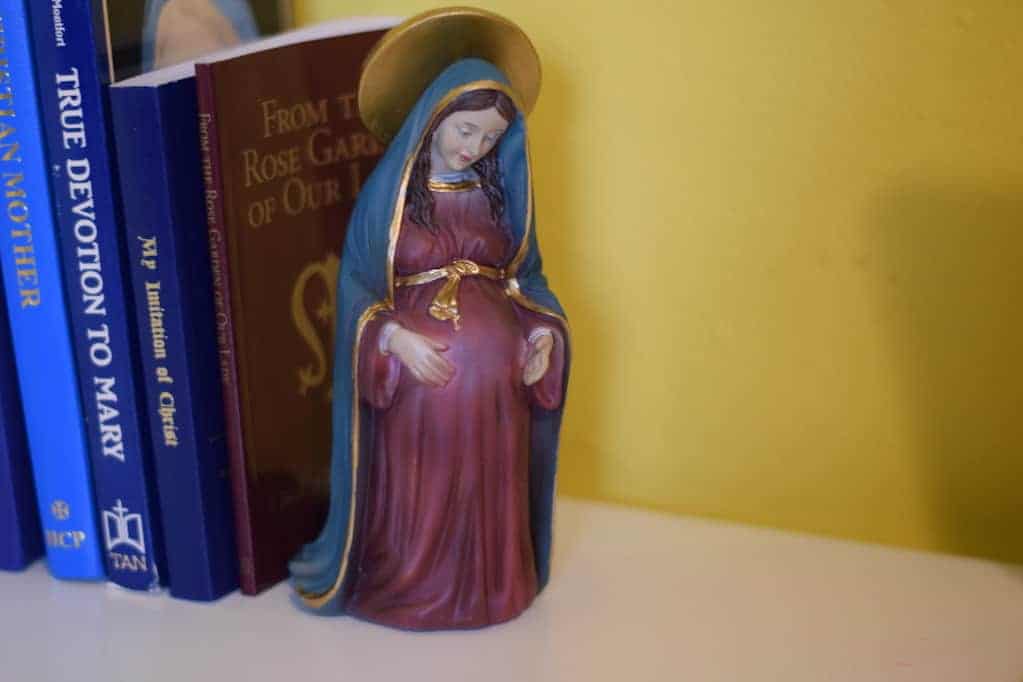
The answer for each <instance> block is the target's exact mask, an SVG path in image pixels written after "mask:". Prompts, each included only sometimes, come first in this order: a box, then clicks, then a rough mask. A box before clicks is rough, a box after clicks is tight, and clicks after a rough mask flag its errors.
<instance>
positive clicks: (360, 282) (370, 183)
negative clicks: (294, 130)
mask: <svg viewBox="0 0 1023 682" xmlns="http://www.w3.org/2000/svg"><path fill="white" fill-rule="evenodd" d="M539 81H540V68H539V61H538V59H537V55H536V52H535V50H534V49H533V47H532V45H531V44H530V42H529V40H528V38H527V37H526V36H525V34H524V33H523V32H522V31H521V30H520V29H519V28H518V27H517V26H515V25H514V24H512V23H510V22H509V21H507V20H506V19H503V18H501V17H498V16H496V15H494V14H491V13H489V12H485V11H482V10H476V9H468V8H452V9H444V10H435V11H432V12H429V13H426V14H423V15H419V16H417V17H414V18H412V19H410V20H408V21H406V22H405V23H403V24H401V25H399V26H397V27H395V28H394V29H392V31H391V32H389V33H388V34H387V35H385V36H384V38H383V39H382V40H381V42H380V43H379V44H378V46H377V48H376V49H375V51H374V52H372V53H371V54H370V56H369V57H368V58H367V60H366V63H365V65H364V67H363V73H362V80H361V82H360V88H359V107H360V114H361V116H362V118H363V120H364V121H365V122H366V124H367V127H369V129H370V130H371V131H372V132H373V133H374V134H375V135H377V136H378V137H379V138H380V139H382V140H383V141H385V142H387V141H389V147H388V149H387V152H386V153H385V155H384V157H383V158H382V160H381V161H380V163H379V164H378V166H377V167H376V169H375V170H374V172H373V173H372V175H371V176H370V177H369V178H368V180H367V182H366V184H365V186H364V188H363V189H362V191H361V193H360V194H359V197H358V200H357V204H356V207H355V209H354V211H353V213H352V218H351V221H350V223H349V227H348V232H347V236H346V239H345V245H344V250H343V254H342V262H341V274H340V277H339V282H338V296H337V301H338V315H337V332H336V339H337V341H336V343H337V346H336V349H335V365H334V372H335V374H334V404H333V452H332V464H331V481H330V483H331V505H330V512H329V514H328V517H327V521H326V523H325V525H324V528H323V530H322V532H321V533H320V535H319V537H318V538H317V539H316V540H315V541H314V542H312V543H310V544H309V545H307V546H306V547H304V548H303V550H302V551H301V552H300V553H299V554H298V555H297V556H296V557H295V558H294V559H293V560H292V562H291V573H292V582H293V584H294V586H295V588H296V590H297V591H298V594H299V596H300V598H301V600H302V602H303V603H304V604H305V605H306V606H307V607H308V608H311V609H315V610H318V611H323V612H328V613H346V614H350V615H352V616H355V617H358V618H362V619H365V620H368V621H372V622H376V623H381V624H384V625H388V626H392V627H396V628H403V629H411V630H435V629H458V628H476V627H482V626H486V625H491V624H495V623H500V622H504V621H507V620H509V619H511V618H514V617H515V616H517V615H519V614H520V613H521V612H522V611H523V610H525V609H526V608H527V607H528V606H529V605H530V603H531V602H532V601H533V599H534V598H535V597H536V595H537V594H538V593H539V591H540V590H541V589H543V587H544V585H545V583H546V582H547V579H548V575H549V567H550V552H551V521H552V511H553V504H554V476H555V468H556V461H557V449H558V432H559V429H560V425H561V415H562V409H563V404H564V396H565V390H566V387H567V380H568V366H569V344H568V341H569V334H568V325H567V322H566V319H565V315H564V312H563V310H562V308H561V306H560V304H559V303H558V300H557V298H556V297H555V296H554V294H553V293H552V292H551V291H550V289H549V288H548V286H547V281H546V278H545V277H544V274H543V270H542V266H541V259H540V252H539V248H538V246H537V239H536V223H535V218H534V215H533V190H532V186H531V175H530V167H529V155H528V152H527V140H526V126H525V117H526V114H527V113H529V111H530V110H531V108H532V106H533V104H534V103H535V101H536V97H537V94H538V90H539Z"/></svg>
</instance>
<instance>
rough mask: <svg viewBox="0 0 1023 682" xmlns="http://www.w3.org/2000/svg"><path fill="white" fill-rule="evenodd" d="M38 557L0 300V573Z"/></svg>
mask: <svg viewBox="0 0 1023 682" xmlns="http://www.w3.org/2000/svg"><path fill="white" fill-rule="evenodd" d="M42 555H43V531H42V529H41V528H40V527H39V514H38V513H37V511H36V492H35V481H33V480H32V464H31V461H30V460H29V457H28V439H27V437H26V435H25V422H24V417H23V416H22V411H21V392H20V391H19V390H18V372H17V369H16V367H15V365H14V348H13V346H12V345H11V330H10V326H9V324H8V320H7V303H6V302H5V301H4V297H3V296H0V569H3V570H5V571H17V570H20V569H22V568H25V567H26V566H28V565H29V564H30V563H32V562H33V561H34V560H35V559H38V558H39V557H41V556H42Z"/></svg>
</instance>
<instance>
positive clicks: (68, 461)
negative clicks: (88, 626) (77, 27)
mask: <svg viewBox="0 0 1023 682" xmlns="http://www.w3.org/2000/svg"><path fill="white" fill-rule="evenodd" d="M30 33H31V30H30V26H29V15H28V3H27V1H26V0H0V104H2V106H0V178H2V181H3V185H4V194H3V202H4V211H3V226H2V228H0V268H2V270H3V290H4V295H5V297H6V300H7V309H8V314H9V315H10V323H11V324H10V327H11V337H12V346H13V348H14V361H15V365H16V367H17V374H18V387H19V391H20V394H21V402H22V407H23V410H24V416H25V426H26V435H27V438H28V446H29V452H30V456H31V459H32V470H33V471H32V473H33V477H34V480H35V484H36V499H37V504H38V507H39V517H40V521H41V524H42V530H43V539H44V542H45V545H46V556H47V562H48V565H49V569H50V573H51V574H53V575H54V576H55V577H58V578H66V579H81V580H95V579H102V578H104V577H105V571H104V566H103V554H102V551H101V546H100V540H99V535H98V530H99V524H98V523H97V518H96V517H97V514H96V509H95V505H94V498H93V493H92V485H91V483H90V479H91V477H90V473H89V451H88V446H87V444H86V434H85V415H84V412H83V409H82V403H81V396H80V394H79V391H78V383H77V377H76V374H75V359H74V350H73V347H72V339H71V328H70V322H69V319H68V311H67V306H66V301H65V295H64V288H63V286H62V283H61V269H60V260H61V258H60V251H59V244H58V239H57V225H56V220H55V217H54V214H53V209H52V205H51V195H50V185H49V182H48V179H49V175H50V173H49V169H48V168H47V160H46V158H45V155H44V153H43V132H42V112H41V110H40V106H39V99H38V96H37V95H38V93H37V91H36V82H35V64H34V61H33V55H32V50H31V49H30V44H31V35H30Z"/></svg>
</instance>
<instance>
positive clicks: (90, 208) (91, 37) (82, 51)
mask: <svg viewBox="0 0 1023 682" xmlns="http://www.w3.org/2000/svg"><path fill="white" fill-rule="evenodd" d="M28 7H29V23H30V25H31V27H32V33H33V41H32V48H33V54H34V56H35V63H36V69H37V71H36V80H37V83H38V86H39V99H40V106H41V108H42V111H43V123H44V125H43V128H44V132H45V138H46V148H47V152H48V158H49V161H50V164H51V171H52V177H51V182H52V187H53V194H54V203H55V210H56V217H57V226H58V234H59V235H60V248H61V255H62V257H63V264H64V282H65V286H66V289H67V297H68V308H69V311H70V317H71V328H72V338H73V340H74V345H75V354H76V358H77V360H78V369H79V387H80V391H81V396H82V404H83V408H84V410H85V414H86V415H87V419H86V424H87V435H88V444H89V451H90V455H91V462H92V472H93V481H94V485H95V491H96V504H97V509H98V513H99V518H100V528H101V530H102V537H103V543H104V550H105V554H104V557H105V560H106V565H107V574H108V577H109V579H110V580H111V581H113V582H115V583H117V584H119V585H122V586H124V587H127V588H131V589H135V590H154V589H159V587H160V585H161V584H162V583H163V582H164V581H165V578H164V573H165V570H164V567H165V557H164V551H163V537H162V530H161V528H160V524H159V522H158V519H159V516H158V514H159V506H158V502H157V497H156V486H155V477H154V474H153V472H152V451H151V448H150V446H149V438H148V430H147V429H148V425H147V424H146V421H145V416H144V414H143V411H142V410H141V409H140V407H141V405H142V402H141V401H142V392H141V386H140V381H139V378H138V377H137V376H136V369H137V368H138V367H139V364H138V351H139V348H138V338H137V337H136V336H135V329H136V327H135V323H134V319H133V315H134V311H133V309H132V307H131V305H130V301H131V298H130V297H131V291H130V284H129V282H128V280H127V279H126V264H125V261H126V252H125V245H124V242H123V238H122V233H121V225H120V215H119V207H120V205H119V200H118V198H117V197H116V195H115V194H114V192H115V184H114V178H115V177H116V171H115V169H114V166H113V162H114V158H113V154H112V150H111V148H110V146H109V145H110V144H112V139H111V138H110V130H109V115H108V108H107V107H108V103H107V101H106V95H107V93H106V86H105V85H104V83H103V81H104V79H106V78H107V74H106V72H105V70H102V69H101V67H100V66H99V62H98V56H97V55H99V54H100V50H99V49H98V48H97V41H96V38H97V36H96V35H95V33H94V30H93V15H92V7H91V3H90V1H89V0H63V2H61V3H53V2H45V1H42V2H40V1H38V0H34V1H33V2H30V3H28Z"/></svg>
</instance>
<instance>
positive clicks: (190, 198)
mask: <svg viewBox="0 0 1023 682" xmlns="http://www.w3.org/2000/svg"><path fill="white" fill-rule="evenodd" d="M110 103H111V109H112V111H113V120H114V132H115V139H116V140H117V155H118V168H119V170H120V176H121V195H122V199H123V204H124V219H125V240H126V242H127V243H128V249H129V254H130V263H129V269H130V271H131V274H132V285H133V289H134V292H135V312H136V317H137V319H138V321H139V332H140V338H141V339H142V345H143V352H142V364H143V370H144V376H145V381H144V383H145V388H146V399H147V411H148V413H149V423H150V431H151V433H152V438H153V452H154V454H155V460H156V471H157V480H158V483H159V488H160V490H161V491H165V492H164V494H162V495H161V496H160V504H161V509H162V516H163V520H164V526H163V527H164V539H165V541H166V548H167V562H168V568H169V571H170V591H171V594H172V595H173V596H175V597H179V598H182V599H192V600H199V601H210V600H213V599H216V598H218V597H220V596H223V595H224V594H227V593H228V592H231V591H233V590H235V589H236V588H237V587H238V557H237V552H236V549H235V541H234V517H233V506H232V501H231V487H230V480H229V477H228V460H227V447H226V439H225V435H224V412H223V407H222V401H221V393H220V378H219V369H218V359H217V352H218V349H217V338H216V319H215V316H214V310H213V299H212V296H213V287H212V281H211V274H210V263H209V253H208V250H209V241H208V239H207V236H206V230H205V225H206V219H205V204H204V202H203V196H204V190H203V181H202V176H201V173H200V169H201V165H200V157H199V144H198V140H199V129H198V120H199V117H198V113H197V111H196V106H197V105H196V92H195V79H194V78H186V79H184V80H181V81H176V82H172V83H168V84H165V85H162V86H160V87H158V88H157V87H121V86H115V87H112V88H111V89H110ZM166 491H174V492H173V494H167V493H166Z"/></svg>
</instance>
